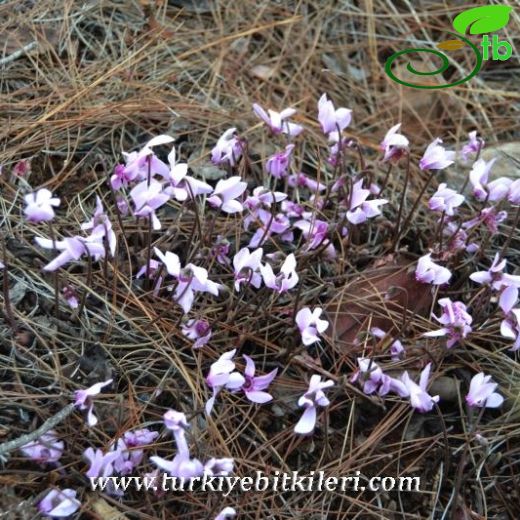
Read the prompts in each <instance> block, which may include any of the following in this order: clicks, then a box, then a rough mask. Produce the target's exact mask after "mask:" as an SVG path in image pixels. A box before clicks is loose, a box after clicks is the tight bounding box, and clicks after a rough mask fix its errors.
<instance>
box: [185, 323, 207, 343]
mask: <svg viewBox="0 0 520 520" xmlns="http://www.w3.org/2000/svg"><path fill="white" fill-rule="evenodd" d="M182 333H183V334H184V336H186V337H187V338H189V339H191V340H195V343H193V345H192V348H194V349H198V348H201V347H203V346H204V345H206V344H207V343H208V341H209V340H210V338H211V327H210V325H209V323H208V322H207V321H206V320H194V319H192V320H189V321H188V322H187V323H186V324H185V325H183V326H182Z"/></svg>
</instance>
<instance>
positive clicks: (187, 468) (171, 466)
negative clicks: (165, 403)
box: [150, 410, 204, 478]
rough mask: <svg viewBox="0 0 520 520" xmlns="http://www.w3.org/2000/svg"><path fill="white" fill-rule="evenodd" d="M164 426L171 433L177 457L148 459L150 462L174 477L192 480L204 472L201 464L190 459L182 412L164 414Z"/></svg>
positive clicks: (185, 424)
mask: <svg viewBox="0 0 520 520" xmlns="http://www.w3.org/2000/svg"><path fill="white" fill-rule="evenodd" d="M164 424H165V426H166V427H167V428H168V429H169V430H172V432H173V436H174V438H175V444H176V446H177V455H175V457H174V458H173V460H167V459H163V458H161V457H150V461H151V462H152V463H154V464H155V465H156V466H158V467H159V468H161V469H163V470H165V471H166V472H168V473H169V474H170V475H172V476H175V477H180V478H193V477H197V476H200V475H202V474H203V472H204V466H203V465H202V462H200V461H199V460H198V459H195V458H191V457H190V452H189V447H188V443H187V441H186V434H185V430H186V428H188V426H189V425H188V421H187V419H186V416H185V415H184V414H183V413H182V412H176V411H175V410H168V411H167V412H166V413H165V414H164Z"/></svg>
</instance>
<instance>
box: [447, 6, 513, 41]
mask: <svg viewBox="0 0 520 520" xmlns="http://www.w3.org/2000/svg"><path fill="white" fill-rule="evenodd" d="M512 9H513V8H512V7H509V6H507V5H484V6H482V7H475V8H473V9H468V10H467V11H463V12H462V13H460V14H458V15H457V16H456V17H455V19H454V20H453V28H454V29H455V30H456V31H457V32H459V33H461V34H466V32H467V31H468V29H469V34H485V33H490V32H494V31H498V30H499V29H502V27H505V26H506V25H507V24H508V22H509V13H510V12H511V11H512Z"/></svg>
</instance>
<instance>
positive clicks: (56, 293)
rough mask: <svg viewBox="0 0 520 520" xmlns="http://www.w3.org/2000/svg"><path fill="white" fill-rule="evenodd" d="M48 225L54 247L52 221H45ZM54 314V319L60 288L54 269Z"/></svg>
mask: <svg viewBox="0 0 520 520" xmlns="http://www.w3.org/2000/svg"><path fill="white" fill-rule="evenodd" d="M47 224H48V226H49V234H50V236H51V240H52V247H53V249H56V235H55V233H54V228H53V227H52V223H51V222H50V221H48V222H47ZM53 278H54V316H56V319H58V317H59V309H60V288H59V281H60V279H59V273H58V271H57V270H56V271H54V276H53Z"/></svg>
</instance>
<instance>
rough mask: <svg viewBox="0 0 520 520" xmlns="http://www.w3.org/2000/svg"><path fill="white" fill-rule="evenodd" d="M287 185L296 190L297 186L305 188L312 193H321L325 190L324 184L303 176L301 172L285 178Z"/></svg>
mask: <svg viewBox="0 0 520 520" xmlns="http://www.w3.org/2000/svg"><path fill="white" fill-rule="evenodd" d="M287 184H288V185H289V186H291V188H296V187H297V186H300V187H302V188H307V189H309V190H310V191H314V192H316V191H323V190H324V189H326V188H327V186H325V184H322V183H321V182H318V181H315V180H314V179H311V178H310V177H309V176H307V175H305V174H304V173H302V172H300V173H294V174H292V175H289V177H287Z"/></svg>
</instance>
